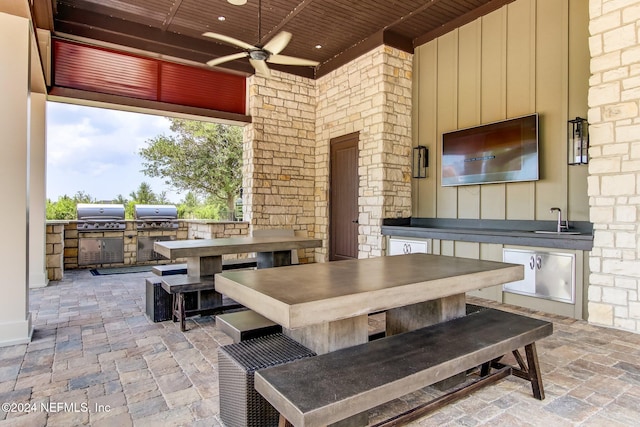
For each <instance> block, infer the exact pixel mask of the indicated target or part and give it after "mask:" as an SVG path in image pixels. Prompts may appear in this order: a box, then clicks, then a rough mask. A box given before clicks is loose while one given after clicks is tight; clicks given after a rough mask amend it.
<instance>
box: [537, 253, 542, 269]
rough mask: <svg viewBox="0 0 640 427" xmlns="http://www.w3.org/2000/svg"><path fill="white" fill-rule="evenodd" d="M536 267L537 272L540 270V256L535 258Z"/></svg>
mask: <svg viewBox="0 0 640 427" xmlns="http://www.w3.org/2000/svg"><path fill="white" fill-rule="evenodd" d="M536 266H537V267H538V270H540V269H541V268H542V257H541V256H540V255H538V257H537V258H536Z"/></svg>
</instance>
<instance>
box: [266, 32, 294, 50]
mask: <svg viewBox="0 0 640 427" xmlns="http://www.w3.org/2000/svg"><path fill="white" fill-rule="evenodd" d="M289 40H291V33H289V32H287V31H281V32H279V33H278V34H276V36H275V37H274V38H272V39H271V40H269V41H268V42H267V44H265V45H264V50H267V51H269V52H270V53H271V54H272V55H277V54H279V53H280V52H282V50H283V49H284V48H285V47H287V45H288V44H289Z"/></svg>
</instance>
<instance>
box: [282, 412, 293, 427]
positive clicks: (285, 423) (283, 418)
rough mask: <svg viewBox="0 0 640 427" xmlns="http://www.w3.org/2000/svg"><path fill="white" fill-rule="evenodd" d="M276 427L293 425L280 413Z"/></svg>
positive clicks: (291, 426) (290, 426)
mask: <svg viewBox="0 0 640 427" xmlns="http://www.w3.org/2000/svg"><path fill="white" fill-rule="evenodd" d="M278 427H293V424H291V423H290V422H289V421H288V420H287V419H286V418H285V417H283V416H282V414H280V420H279V421H278Z"/></svg>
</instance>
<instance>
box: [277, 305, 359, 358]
mask: <svg viewBox="0 0 640 427" xmlns="http://www.w3.org/2000/svg"><path fill="white" fill-rule="evenodd" d="M284 333H285V335H288V336H289V337H291V338H293V339H294V340H296V341H298V342H299V343H300V344H302V345H304V346H305V347H307V348H309V349H311V350H313V351H314V352H316V354H324V353H329V352H330V351H335V350H339V349H341V348H346V347H351V346H354V345H358V344H364V343H366V342H368V341H369V322H368V316H367V315H366V314H365V315H362V316H357V317H351V318H348V319H343V320H336V321H333V322H327V323H321V324H318V325H312V326H307V327H304V328H297V329H285V331H284Z"/></svg>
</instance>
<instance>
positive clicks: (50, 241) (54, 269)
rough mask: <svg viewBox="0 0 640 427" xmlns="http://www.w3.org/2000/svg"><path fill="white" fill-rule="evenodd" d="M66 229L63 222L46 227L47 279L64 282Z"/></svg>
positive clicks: (48, 224) (49, 224) (52, 223)
mask: <svg viewBox="0 0 640 427" xmlns="http://www.w3.org/2000/svg"><path fill="white" fill-rule="evenodd" d="M64 227H65V224H64V223H62V222H59V223H55V222H51V223H47V227H46V230H47V231H46V232H47V236H46V249H45V252H46V255H45V256H46V262H47V278H48V279H49V280H62V276H63V272H64Z"/></svg>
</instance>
